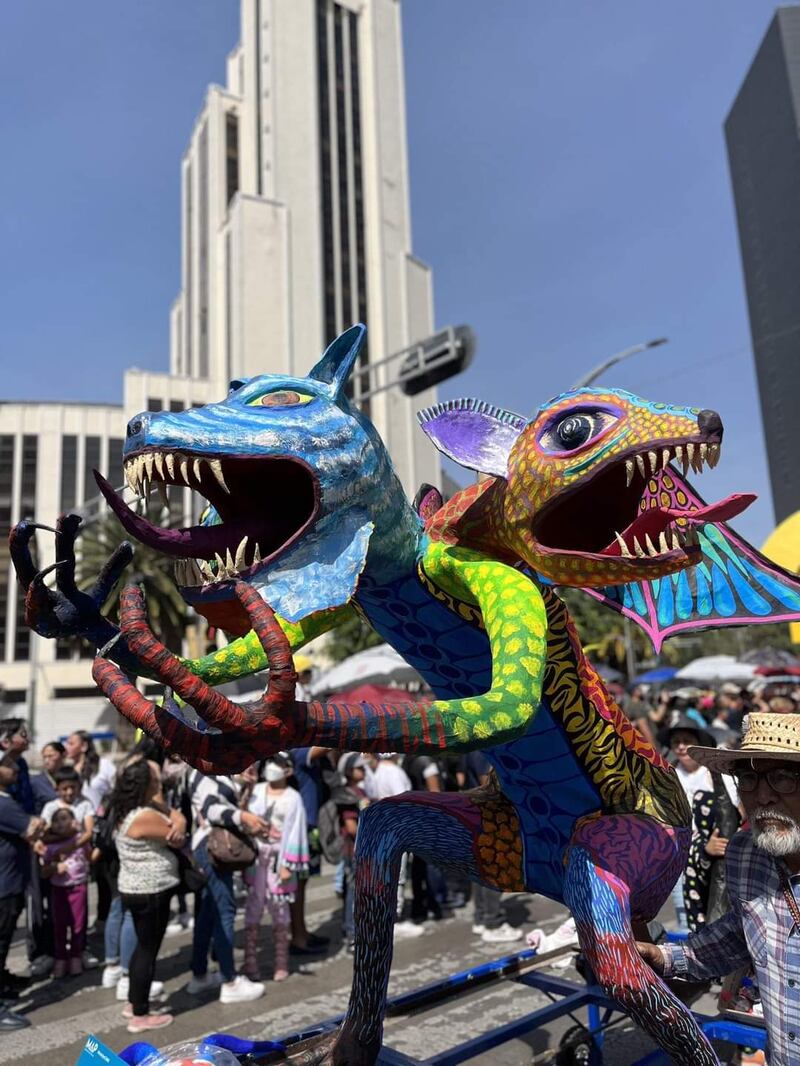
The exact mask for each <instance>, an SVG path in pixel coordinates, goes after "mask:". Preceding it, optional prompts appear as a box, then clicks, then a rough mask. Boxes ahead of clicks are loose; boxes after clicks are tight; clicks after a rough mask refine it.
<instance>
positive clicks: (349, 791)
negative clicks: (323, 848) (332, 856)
mask: <svg viewBox="0 0 800 1066" xmlns="http://www.w3.org/2000/svg"><path fill="white" fill-rule="evenodd" d="M336 770H337V772H338V774H339V780H340V784H339V785H338V786H337V787H335V788H334V789H333V790H332V793H331V799H332V800H333V802H334V803H335V804H336V808H337V812H338V817H339V832H340V833H341V837H342V859H343V860H344V871H345V875H344V909H343V912H342V932H343V934H344V937H345V939H346V942H347V950H348V952H350V953H352V951H353V946H354V941H355V935H356V928H355V922H354V920H353V899H354V896H355V863H354V861H353V860H354V856H355V850H356V833H357V832H358V816H359V813H360V811H361V810H362V809H363V808H364V807H366V806H367V804H368V803H369V799H368V798H367V793H366V791H365V789H364V779H365V777H366V770H367V762H366V759H365V758H364V756H363V755H358V754H356V753H354V752H345V754H344V755H342V756H341V757H340V759H339V762H338V763H337V765H336Z"/></svg>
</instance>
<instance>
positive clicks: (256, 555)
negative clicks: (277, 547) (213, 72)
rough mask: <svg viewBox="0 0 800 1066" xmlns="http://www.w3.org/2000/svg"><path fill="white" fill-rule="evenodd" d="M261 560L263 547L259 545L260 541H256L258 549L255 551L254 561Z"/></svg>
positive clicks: (258, 561)
mask: <svg viewBox="0 0 800 1066" xmlns="http://www.w3.org/2000/svg"><path fill="white" fill-rule="evenodd" d="M260 562H261V549H260V548H259V546H258V541H256V550H255V551H254V552H253V563H260ZM251 565H252V563H251Z"/></svg>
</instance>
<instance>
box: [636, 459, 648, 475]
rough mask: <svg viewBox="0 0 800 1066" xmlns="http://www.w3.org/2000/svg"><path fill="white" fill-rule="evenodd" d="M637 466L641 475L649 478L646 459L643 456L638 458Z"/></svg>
mask: <svg viewBox="0 0 800 1066" xmlns="http://www.w3.org/2000/svg"><path fill="white" fill-rule="evenodd" d="M636 465H637V466H638V467H639V473H640V474H641V475H642V477H647V473H646V472H645V469H644V459H643V458H642V457H641V455H637V456H636Z"/></svg>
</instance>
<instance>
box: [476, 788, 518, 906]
mask: <svg viewBox="0 0 800 1066" xmlns="http://www.w3.org/2000/svg"><path fill="white" fill-rule="evenodd" d="M467 795H468V796H469V798H470V799H471V801H472V802H473V803H474V804H475V806H476V807H478V809H479V810H480V815H481V830H480V833H479V835H478V838H477V841H476V844H475V846H476V851H477V858H478V868H479V870H480V872H481V875H482V877H483V878H484V879H485V880H486V881H487V882H488V883H489V884H491V885H493V886H494V887H495V888H497V889H499V890H500V891H501V892H522V891H524V889H525V877H524V872H523V856H522V834H521V832H520V826H519V819H518V818H517V814H516V811H515V810H514V808H513V806H512V805H511V803H510V802H509V800H507V799H506V797H505V796H504V795H503V793H502V792H500V791H499V789H498V788H497V781H496V778H495V777H494V774H493V775H492V781H491V782H490V784H489V785H488V786H487V787H486V788H481V789H476V791H475V792H471V793H467Z"/></svg>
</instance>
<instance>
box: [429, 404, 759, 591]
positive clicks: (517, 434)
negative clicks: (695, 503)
mask: <svg viewBox="0 0 800 1066" xmlns="http://www.w3.org/2000/svg"><path fill="white" fill-rule="evenodd" d="M419 419H420V422H421V424H422V428H423V430H424V431H425V433H426V434H427V435H428V436H429V437H430V438H431V440H432V441H433V442H434V443H435V444H436V446H437V447H438V448H439V450H440V451H442V452H444V453H445V454H446V455H448V456H450V457H451V458H452V459H454V460H455V461H456V462H458V463H460V464H461V465H463V466H467V467H471V468H472V469H474V470H478V471H480V472H482V473H484V474H489V475H494V477H495V478H496V479H497V480H495V481H491V482H487V483H483V484H482V485H479V486H476V487H475V488H474V490H472V493H471V495H472V496H473V497H474V503H473V502H472V501H468V502H469V504H470V506H468V507H467V508H466V509H465V508H464V507H463V503H462V505H461V507H460V513H459V510H458V507H456V508H455V509H451V510H450V512H449V513H448V508H445V509H444V510H443V511H442V512H441V514H440V515H439V516H437V517H436V519H434V522H435V525H436V528H437V531H438V532H439V533H440V534H441V535H443V536H445V537H446V538H448V537H449V539H451V540H458V541H459V542H460V543H467V542H468V541H469V539H470V536H471V535H472V534H473V533H475V532H476V531H477V530H480V531H481V538H482V540H483V542H484V544H485V543H486V542H487V539H488V540H489V541H490V542H491V544H492V546H493V547H494V548H495V549H497V550H499V551H500V552H502V553H504V554H506V555H511V556H514V557H516V558H518V559H521V560H523V561H524V562H525V563H527V564H528V565H529V566H530V567H532V568H534V569H535V570H536V571H537V572H538V573H540V574H542V575H543V576H544V577H546V578H548V579H550V580H551V581H553V582H556V583H558V584H563V585H576V586H583V587H598V586H605V585H621V584H625V583H627V582H632V581H650V580H652V579H655V578H659V577H662V576H664V575H666V574H672V573H675V572H677V571H679V570H682V569H684V568H686V567H689V566H691V565H693V564H694V563H696V562H698V561H699V559H700V547H699V542H698V539H697V533H696V527H697V526H700V525H703V524H705V523H708V522H717V521H723V520H727V519H729V518H731V517H733V516H734V515H736V514H738V513H739V512H740V511H742V510H744V508H745V507H746V506H747V505H748V504H749V503H750V502H752V500H753V499H754V497H753V496H745V495H737V496H731V497H728V498H727V499H726V500H723V501H721V502H720V503H717V504H714V505H711V506H709V507H704V508H701V509H699V510H694V511H690V510H689V509H688V508H687V506H686V505H687V499H686V497H685V494H683V493H682V491H681V489H680V488H679V487H678V486H677V485H676V483H675V482H674V481H673V480H672V479H670V477H669V472H668V467H669V464H670V463H673V462H674V463H678V464H681V465H682V466H683V468H684V472H685V471H686V470H688V469H689V467H691V468H692V470H694V471H695V472H696V473H699V472H700V471H701V470H702V468H703V466H704V465H705V464H706V463H707V464H708V465H709V466H716V464H717V462H718V460H719V455H720V446H721V443H722V421H721V419H720V417H719V415H718V414H717V413H716V412H715V411H702V410H699V409H698V408H695V407H672V406H669V405H667V404H664V403H651V402H649V401H647V400H643V399H640V398H639V397H638V396H634V395H632V394H631V393H628V392H623V391H622V390H619V389H588V388H584V389H575V390H573V391H571V392H566V393H563V394H562V395H561V396H558V397H557V398H556V399H554V400H551V401H550V402H549V403H546V404H545V405H544V406H543V407H541V408H540V409H539V411H538V412H537V413H536V415H535V416H534V417H533V418H532V419H531V420H530V421H529V420H527V419H525V418H523V417H522V416H520V415H516V414H513V413H512V412H510V411H504V410H501V409H499V408H496V407H493V406H491V405H489V404H486V403H483V402H480V401H474V400H457V401H452V402H449V403H444V404H438V405H436V406H435V407H432V408H429V409H428V410H426V411H423V412H421V413H420V415H419ZM681 497H683V498H681ZM478 500H480V503H479V502H478Z"/></svg>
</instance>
